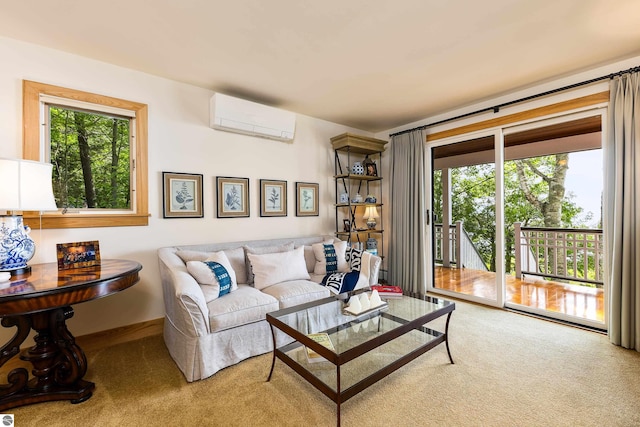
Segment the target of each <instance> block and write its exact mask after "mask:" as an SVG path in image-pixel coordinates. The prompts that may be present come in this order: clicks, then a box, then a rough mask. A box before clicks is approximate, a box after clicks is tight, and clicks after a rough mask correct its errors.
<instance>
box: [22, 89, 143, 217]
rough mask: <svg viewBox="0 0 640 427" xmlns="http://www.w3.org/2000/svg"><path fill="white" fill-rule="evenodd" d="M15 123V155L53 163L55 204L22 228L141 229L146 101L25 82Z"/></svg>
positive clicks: (30, 213) (31, 213) (31, 214)
mask: <svg viewBox="0 0 640 427" xmlns="http://www.w3.org/2000/svg"><path fill="white" fill-rule="evenodd" d="M23 124H24V134H23V136H24V139H23V157H24V158H25V159H28V160H37V161H42V162H50V163H52V164H53V171H54V172H53V188H54V195H55V198H56V204H57V205H58V211H57V212H52V213H49V212H47V213H45V214H43V215H42V216H40V215H39V213H38V212H25V213H24V217H25V222H26V223H27V224H29V225H30V226H31V227H32V228H39V227H40V226H41V227H42V228H83V227H120V226H134V225H148V221H149V219H148V218H149V209H148V196H147V190H148V182H147V180H148V177H147V105H146V104H141V103H137V102H132V101H126V100H122V99H118V98H112V97H108V96H103V95H97V94H93V93H88V92H82V91H78V90H74V89H67V88H63V87H59V86H52V85H48V84H44V83H37V82H32V81H28V80H25V81H23ZM34 218H37V219H38V220H37V221H34V220H33V219H34Z"/></svg>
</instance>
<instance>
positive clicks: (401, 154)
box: [387, 130, 427, 295]
mask: <svg viewBox="0 0 640 427" xmlns="http://www.w3.org/2000/svg"><path fill="white" fill-rule="evenodd" d="M425 142H426V131H424V130H415V131H411V132H408V133H403V134H400V135H396V136H394V137H392V139H391V160H390V162H391V168H390V169H391V177H390V198H389V203H390V205H391V207H390V211H391V218H390V219H391V231H390V234H391V236H390V239H389V251H388V252H387V253H388V256H389V264H388V269H389V283H390V284H392V285H397V286H400V287H402V289H404V290H405V292H406V293H409V294H421V295H424V294H425V293H426V283H427V277H426V262H427V261H426V246H425V245H426V237H425V236H426V224H425V209H426V197H427V192H426V189H425V169H426V168H425V164H424V154H425Z"/></svg>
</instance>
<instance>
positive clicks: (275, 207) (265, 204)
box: [260, 179, 287, 216]
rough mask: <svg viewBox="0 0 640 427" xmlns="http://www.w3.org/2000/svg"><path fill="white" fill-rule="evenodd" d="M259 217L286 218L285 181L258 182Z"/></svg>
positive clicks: (266, 180) (265, 180)
mask: <svg viewBox="0 0 640 427" xmlns="http://www.w3.org/2000/svg"><path fill="white" fill-rule="evenodd" d="M260 216H287V181H275V180H269V179H261V180H260Z"/></svg>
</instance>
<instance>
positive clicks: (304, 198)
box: [296, 182, 319, 216]
mask: <svg viewBox="0 0 640 427" xmlns="http://www.w3.org/2000/svg"><path fill="white" fill-rule="evenodd" d="M318 189H319V185H318V184H314V183H311V182H296V216H318V215H319V210H318V200H319V197H318Z"/></svg>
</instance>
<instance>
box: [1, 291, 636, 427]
mask: <svg viewBox="0 0 640 427" xmlns="http://www.w3.org/2000/svg"><path fill="white" fill-rule="evenodd" d="M456 306H457V309H456V311H455V312H454V313H453V316H452V320H451V326H450V335H451V338H450V343H451V351H452V354H453V358H454V360H455V362H456V364H455V365H451V364H450V363H449V361H448V358H447V354H446V349H445V347H444V346H443V345H442V346H438V347H437V348H435V349H434V350H432V351H431V352H429V353H426V354H425V355H423V356H421V357H420V358H418V359H416V360H414V361H413V362H411V363H409V364H408V365H407V366H405V367H403V368H402V369H400V370H398V371H396V372H395V373H393V374H391V376H389V377H387V378H385V379H383V380H382V381H381V382H379V383H377V384H375V385H374V386H372V387H371V388H369V389H367V390H365V391H364V392H362V393H360V394H359V395H357V396H355V397H354V398H352V399H350V400H349V401H347V402H345V403H344V404H343V406H342V425H343V426H346V427H349V426H638V425H640V353H637V352H634V351H629V350H624V349H621V348H619V347H615V346H613V345H611V344H610V343H609V341H608V339H607V337H606V336H604V335H602V334H598V333H593V332H588V331H585V330H580V329H577V328H572V327H569V326H564V325H559V324H556V323H552V322H547V321H544V320H539V319H534V318H531V317H527V316H524V315H520V314H515V313H510V312H506V311H502V310H496V309H491V308H486V307H480V306H476V305H472V304H467V303H461V302H457V303H456ZM442 324H443V322H442V321H439V322H437V325H439V326H441V325H442ZM87 357H88V359H89V372H88V373H87V379H89V380H91V381H94V382H95V383H96V392H95V393H94V395H93V397H92V398H91V399H89V400H88V401H86V402H84V403H82V404H78V405H71V404H70V403H68V402H50V403H41V404H37V405H31V406H26V407H22V408H15V409H13V410H9V411H7V412H11V413H14V414H15V421H16V426H19V427H22V426H35V425H38V426H43V425H46V426H203V425H204V426H334V425H335V422H336V419H335V414H336V412H335V405H334V403H333V402H331V401H330V400H329V399H328V398H326V397H325V396H324V395H323V394H321V393H320V392H319V391H317V390H316V389H314V388H313V387H311V386H310V385H308V384H307V383H306V382H305V381H304V380H302V379H301V378H300V377H298V375H297V374H296V373H295V372H293V371H292V370H291V369H290V368H288V367H287V366H286V365H284V364H283V363H281V362H279V361H278V362H277V364H276V369H275V372H274V377H273V379H272V380H271V382H269V383H267V382H265V379H266V376H267V374H268V371H269V367H270V363H271V356H270V355H263V356H259V357H255V358H253V359H250V360H246V361H244V362H241V363H239V364H238V365H235V366H232V367H230V368H227V369H225V370H223V371H221V372H219V373H217V374H216V375H214V376H213V377H211V378H209V379H207V380H204V381H199V382H195V383H191V384H188V383H187V382H186V381H185V380H184V378H183V376H182V374H181V373H180V372H179V371H178V369H177V368H176V367H175V365H174V364H173V361H172V360H171V358H170V357H169V354H168V352H167V350H166V349H165V347H164V343H163V341H162V338H161V337H160V336H154V337H149V338H145V339H141V340H138V341H133V342H130V343H126V344H121V345H117V346H114V347H110V348H107V349H104V350H101V351H99V352H96V353H91V354H88V355H87Z"/></svg>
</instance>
